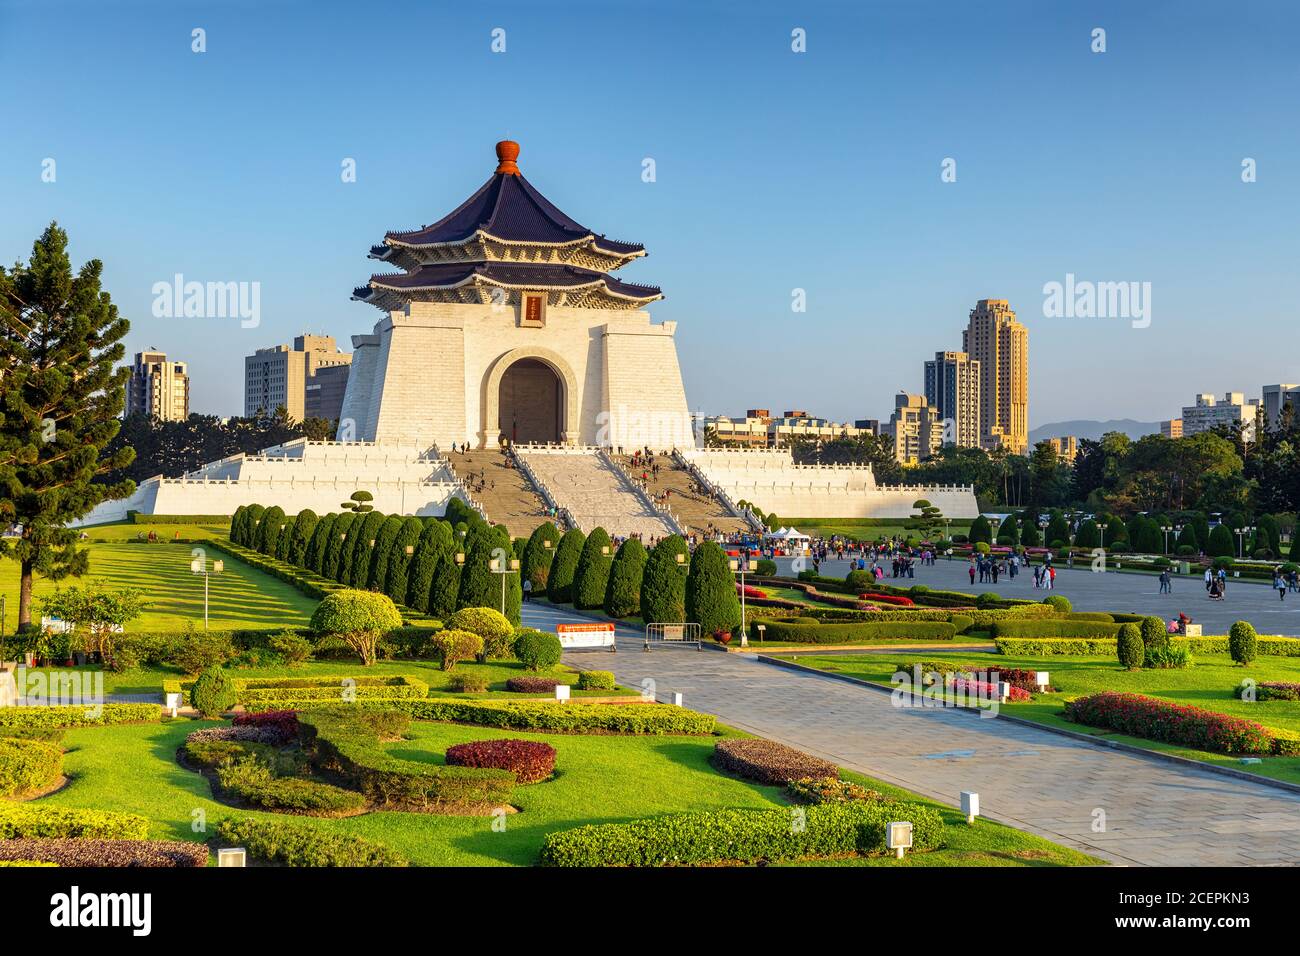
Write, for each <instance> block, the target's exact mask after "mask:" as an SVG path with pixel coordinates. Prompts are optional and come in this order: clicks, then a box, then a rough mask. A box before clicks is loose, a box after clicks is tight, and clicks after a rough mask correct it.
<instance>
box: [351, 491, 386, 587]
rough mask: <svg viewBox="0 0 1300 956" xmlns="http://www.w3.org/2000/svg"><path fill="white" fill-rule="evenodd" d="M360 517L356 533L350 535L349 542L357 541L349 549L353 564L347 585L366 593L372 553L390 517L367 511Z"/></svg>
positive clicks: (368, 585) (379, 512)
mask: <svg viewBox="0 0 1300 956" xmlns="http://www.w3.org/2000/svg"><path fill="white" fill-rule="evenodd" d="M360 517H361V520H360V521H359V522H358V523H357V524H354V525H353V526H352V527H353V529H355V533H354V534H350V535H348V540H349V541H352V539H353V537H354V536H355V538H356V540H355V541H352V547H351V548H350V549H349V551H350V554H351V562H350V564H349V565H348V579H347V583H348V584H350V585H351V586H352V587H354V588H356V589H357V590H358V591H364V590H366V589H367V588H368V587H370V553H371V551H373V550H374V547H375V545H376V544H378V538H377V536H378V534H379V529H380V528H381V527H383V524H384V521H386V520H387V518H388V516H387V515H386V514H384V513H383V512H382V511H366V512H361V513H360Z"/></svg>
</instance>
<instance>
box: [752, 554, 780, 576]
mask: <svg viewBox="0 0 1300 956" xmlns="http://www.w3.org/2000/svg"><path fill="white" fill-rule="evenodd" d="M754 573H755V574H757V575H758V576H759V577H764V578H774V577H776V562H775V561H773V560H772V559H771V558H759V559H758V560H757V561H755V562H754Z"/></svg>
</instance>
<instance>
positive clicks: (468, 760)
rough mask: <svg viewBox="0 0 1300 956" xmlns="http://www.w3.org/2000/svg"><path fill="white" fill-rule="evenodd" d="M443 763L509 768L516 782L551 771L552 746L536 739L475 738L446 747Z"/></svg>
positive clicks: (530, 780) (532, 780)
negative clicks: (445, 760)
mask: <svg viewBox="0 0 1300 956" xmlns="http://www.w3.org/2000/svg"><path fill="white" fill-rule="evenodd" d="M447 765H448V766H451V767H485V768H491V769H493V770H510V771H513V773H514V775H515V779H516V780H517V781H519V782H520V783H537V782H538V781H540V780H545V779H546V778H547V777H549V776H550V775H551V774H552V773H554V772H555V748H554V747H552V746H551V745H550V744H545V743H542V742H541V741H539V740H511V739H505V740H475V741H471V742H470V743H465V744H456V745H455V746H453V747H448V748H447Z"/></svg>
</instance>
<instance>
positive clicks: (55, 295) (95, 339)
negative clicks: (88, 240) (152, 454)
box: [0, 223, 135, 630]
mask: <svg viewBox="0 0 1300 956" xmlns="http://www.w3.org/2000/svg"><path fill="white" fill-rule="evenodd" d="M102 273H103V264H102V263H101V262H100V261H99V260H98V259H92V260H90V261H89V262H87V263H86V264H85V265H84V266H82V267H81V269H80V271H79V272H78V273H77V274H76V275H73V272H72V262H71V260H70V259H69V258H68V236H67V233H66V232H64V231H63V230H62V229H60V228H59V227H58V224H57V223H51V224H50V225H49V227H48V228H47V229H46V230H45V232H44V233H43V234H42V235H41V237H40V238H39V239H38V240H36V242H35V243H34V244H33V246H32V256H31V259H30V261H29V262H27V263H26V264H24V263H21V262H20V263H18V264H17V265H15V266H14V267H13V269H12V270H11V271H8V272H6V271H5V270H4V269H3V268H0V321H2V322H3V324H2V325H0V519H3V520H5V521H8V522H13V523H17V524H19V525H21V526H22V533H21V534H20V535H19V536H18V537H17V538H5V539H0V555H2V556H5V557H11V558H14V559H15V560H16V561H17V562H18V569H19V570H18V574H19V578H18V627H19V629H21V630H26V629H28V628H29V627H30V626H31V623H32V582H33V579H34V577H35V576H36V575H38V574H39V575H40V576H41V577H45V578H49V579H51V580H59V579H61V578H64V577H66V576H68V575H70V574H71V575H80V574H83V573H84V572H85V571H86V570H87V568H88V567H89V557H88V555H87V553H86V552H85V551H84V550H82V549H79V548H78V547H77V532H76V531H75V530H74V529H72V528H69V527H67V524H68V522H70V521H75V520H76V519H78V518H81V517H84V516H85V515H86V514H88V513H89V512H90V511H91V509H93V508H94V507H95V506H96V505H98V504H99V503H100V502H103V501H114V500H119V499H121V498H125V497H127V496H129V495H130V494H131V493H132V492H133V491H134V490H135V484H134V482H131V481H129V480H122V481H117V482H114V483H110V484H97V483H95V482H94V480H93V479H94V478H95V477H96V476H98V475H106V474H108V473H109V472H111V471H113V470H114V469H119V468H125V467H126V466H127V465H129V464H130V463H131V460H132V458H133V457H134V454H135V453H134V451H133V450H132V449H130V448H119V449H117V450H116V451H114V452H111V453H108V454H105V449H106V448H107V446H108V445H109V443H110V442H111V441H112V440H113V438H114V436H116V435H117V433H118V429H119V428H120V427H121V422H120V421H119V419H118V416H119V415H120V414H121V412H122V406H123V404H124V403H125V388H126V382H127V379H128V378H129V376H130V369H129V368H127V367H126V366H122V367H120V368H118V367H117V365H118V363H119V362H121V360H122V357H123V348H122V338H123V336H125V335H126V333H127V330H128V329H129V328H130V325H129V323H128V322H127V321H126V319H124V318H122V317H121V316H119V315H118V314H117V306H115V305H114V304H113V300H112V298H111V297H110V296H109V294H108V293H107V292H105V291H103V289H102V288H101V287H100V277H101V274H102Z"/></svg>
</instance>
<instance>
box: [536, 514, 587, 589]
mask: <svg viewBox="0 0 1300 956" xmlns="http://www.w3.org/2000/svg"><path fill="white" fill-rule="evenodd" d="M586 541H587V536H586V535H585V534H583V533H582V532H581V531H579V530H578V529H577V528H572V529H570V530H569V531H566V532H565V533H564V537H562V538H561V539H560V543H559V545H558V546H557V547H556V549H555V560H554V561H552V562H551V575H550V579H549V581H548V583H547V585H546V596H547V597H548V598H549V599H550V600H552V601H554V602H556V603H558V604H572V603H573V600H574V593H573V576H574V573H575V572H576V571H577V570H578V559H579V558H580V557H582V547H583V545H584V544H585V543H586Z"/></svg>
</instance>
